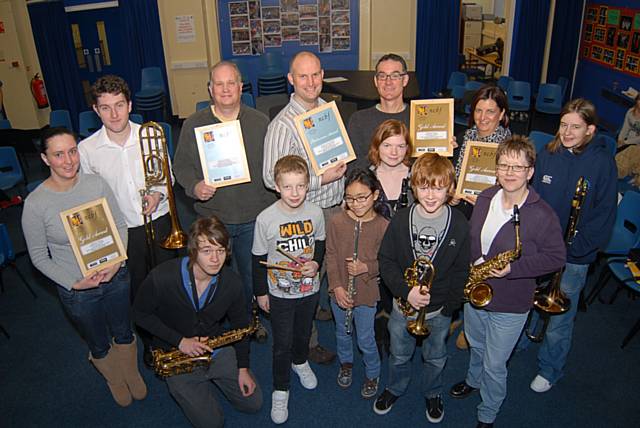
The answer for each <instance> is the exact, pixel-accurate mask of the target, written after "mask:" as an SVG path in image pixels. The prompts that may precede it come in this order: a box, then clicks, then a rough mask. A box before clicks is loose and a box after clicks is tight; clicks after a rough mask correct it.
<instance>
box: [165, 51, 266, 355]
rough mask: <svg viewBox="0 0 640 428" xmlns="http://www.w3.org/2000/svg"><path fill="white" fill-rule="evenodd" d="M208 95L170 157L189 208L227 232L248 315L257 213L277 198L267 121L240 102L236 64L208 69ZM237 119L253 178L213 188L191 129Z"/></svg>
mask: <svg viewBox="0 0 640 428" xmlns="http://www.w3.org/2000/svg"><path fill="white" fill-rule="evenodd" d="M209 93H210V95H211V98H212V99H213V104H212V105H211V106H210V107H209V108H206V109H203V110H199V111H197V112H195V113H193V114H192V115H191V116H189V117H188V118H187V120H185V122H184V125H183V126H182V130H181V132H180V141H179V144H178V147H177V149H176V154H175V158H174V161H173V169H174V172H175V174H176V179H177V180H178V183H180V185H181V186H182V187H184V189H185V193H186V194H187V196H189V197H191V198H193V199H195V202H194V204H193V207H194V209H195V211H196V213H197V214H198V215H199V216H201V217H210V216H212V215H215V216H216V217H218V218H219V219H220V220H222V222H223V223H224V226H225V228H226V229H227V230H228V231H229V234H230V235H231V246H232V249H233V251H232V267H233V270H234V271H235V272H236V273H238V274H239V275H240V277H241V278H242V283H243V285H244V288H245V293H244V294H245V296H246V298H247V313H248V314H250V313H251V306H252V296H253V291H252V290H253V279H252V272H251V246H252V245H253V231H254V228H255V219H256V217H257V216H258V214H259V213H260V212H261V211H262V210H264V209H265V208H266V207H268V206H269V205H271V203H273V202H274V201H275V194H273V193H271V192H268V191H266V189H265V187H264V185H263V184H262V181H261V180H260V177H261V176H262V148H263V142H264V137H265V134H266V132H267V125H268V124H269V119H268V118H267V116H265V115H264V114H263V113H261V112H259V111H257V110H255V109H252V108H251V107H248V106H246V105H244V104H242V103H241V95H242V77H241V73H240V70H238V67H237V66H236V65H235V64H234V63H232V62H229V61H222V62H219V63H218V64H216V65H214V66H213V67H212V68H211V75H210V81H209ZM233 120H239V121H240V128H241V130H242V139H243V141H244V148H245V152H246V154H247V162H248V164H249V171H251V175H252V180H251V182H249V183H243V184H235V185H233V186H226V187H221V188H217V187H214V186H210V185H208V184H207V183H205V181H204V174H203V172H202V166H201V165H202V164H201V163H200V154H199V152H198V145H197V143H196V134H195V129H196V128H198V127H201V126H207V125H213V124H216V123H222V122H227V121H233ZM266 337H267V331H266V330H265V329H264V328H262V327H261V328H260V329H259V330H258V331H257V332H256V334H255V338H256V339H257V340H258V341H259V342H261V343H263V342H264V341H265V340H266Z"/></svg>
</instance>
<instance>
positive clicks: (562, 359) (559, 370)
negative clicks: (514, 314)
mask: <svg viewBox="0 0 640 428" xmlns="http://www.w3.org/2000/svg"><path fill="white" fill-rule="evenodd" d="M588 270H589V265H576V264H572V263H567V264H566V266H565V269H564V273H563V274H562V281H560V289H561V290H562V291H564V293H565V294H566V295H567V297H568V298H569V299H571V307H570V308H569V310H568V311H567V312H565V313H564V314H560V315H553V316H551V318H550V319H549V326H548V328H547V333H546V334H545V336H544V340H543V342H542V345H541V346H540V351H539V352H538V374H539V375H540V376H542V377H543V378H545V379H546V380H548V381H549V383H550V384H552V385H554V384H556V383H557V382H558V380H560V378H561V377H562V375H563V369H564V365H565V363H566V362H567V355H569V350H570V349H571V339H572V337H573V322H574V320H575V317H576V312H577V311H578V300H580V293H581V292H582V289H583V288H584V284H585V282H586V280H587V271H588ZM537 319H538V317H537V314H534V316H532V317H531V325H535V324H534V322H535V321H537Z"/></svg>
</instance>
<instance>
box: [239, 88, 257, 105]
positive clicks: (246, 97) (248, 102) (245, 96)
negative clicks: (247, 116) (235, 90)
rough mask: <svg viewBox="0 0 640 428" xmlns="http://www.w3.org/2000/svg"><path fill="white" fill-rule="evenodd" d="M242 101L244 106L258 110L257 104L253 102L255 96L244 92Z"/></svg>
mask: <svg viewBox="0 0 640 428" xmlns="http://www.w3.org/2000/svg"><path fill="white" fill-rule="evenodd" d="M241 101H242V103H243V104H246V105H248V106H249V107H251V108H256V102H255V101H254V100H253V95H251V94H248V93H246V92H243V93H242V98H241Z"/></svg>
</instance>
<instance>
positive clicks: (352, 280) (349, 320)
mask: <svg viewBox="0 0 640 428" xmlns="http://www.w3.org/2000/svg"><path fill="white" fill-rule="evenodd" d="M361 227H362V225H361V222H360V220H358V221H356V226H355V229H354V231H353V234H354V238H353V261H354V262H355V261H356V260H357V259H358V240H359V239H360V228H361ZM347 295H348V296H349V299H351V301H353V298H354V297H355V295H356V277H355V276H349V283H348V284H347ZM352 324H353V307H351V308H347V310H346V313H345V315H344V328H345V332H346V333H347V334H351V325H352Z"/></svg>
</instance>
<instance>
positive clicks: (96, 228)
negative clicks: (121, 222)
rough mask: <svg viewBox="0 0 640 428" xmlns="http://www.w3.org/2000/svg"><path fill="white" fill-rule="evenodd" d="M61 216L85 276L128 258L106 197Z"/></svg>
mask: <svg viewBox="0 0 640 428" xmlns="http://www.w3.org/2000/svg"><path fill="white" fill-rule="evenodd" d="M60 218H61V219H62V225H63V226H64V229H65V231H66V232H67V236H68V237H69V243H70V244H71V248H72V249H73V253H74V254H75V256H76V260H78V264H79V265H80V270H81V271H82V275H83V276H85V277H86V276H88V275H90V274H92V273H93V272H95V271H97V270H101V269H104V268H106V267H109V266H112V265H114V264H116V263H121V262H122V261H123V260H126V259H127V252H126V250H125V248H124V245H122V240H121V239H120V234H119V233H118V228H117V227H116V224H115V222H114V221H113V215H112V214H111V210H110V209H109V205H108V204H107V200H106V199H105V198H100V199H96V200H95V201H92V202H87V203H86V204H82V205H80V206H77V207H75V208H71V209H69V210H66V211H63V212H61V213H60Z"/></svg>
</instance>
